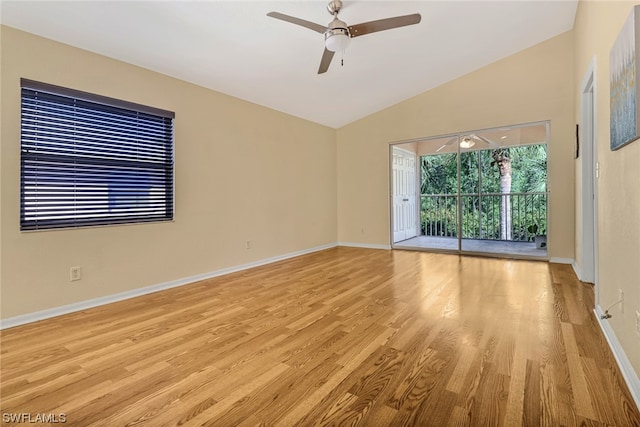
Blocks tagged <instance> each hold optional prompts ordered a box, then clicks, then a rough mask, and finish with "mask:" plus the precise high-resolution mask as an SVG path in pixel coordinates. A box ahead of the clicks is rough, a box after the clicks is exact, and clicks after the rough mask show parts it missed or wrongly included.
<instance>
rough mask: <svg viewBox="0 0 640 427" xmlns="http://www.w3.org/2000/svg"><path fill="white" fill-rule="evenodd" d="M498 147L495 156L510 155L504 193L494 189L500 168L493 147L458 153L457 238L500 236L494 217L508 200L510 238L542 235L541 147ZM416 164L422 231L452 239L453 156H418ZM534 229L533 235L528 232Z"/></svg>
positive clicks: (544, 163) (543, 178)
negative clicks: (418, 162)
mask: <svg viewBox="0 0 640 427" xmlns="http://www.w3.org/2000/svg"><path fill="white" fill-rule="evenodd" d="M500 150H504V152H503V153H500V154H503V155H504V156H506V157H508V158H509V159H510V165H511V189H510V192H509V193H502V192H501V191H500V172H499V169H498V167H497V165H496V164H495V163H496V162H495V159H494V154H496V153H495V150H492V149H489V150H479V151H469V152H464V153H461V154H460V191H461V194H460V204H461V208H462V237H463V238H470V239H492V240H495V239H500V236H501V233H500V231H501V230H500V223H501V221H500V220H501V218H500V216H501V212H504V211H501V203H509V204H510V219H509V221H508V222H507V224H509V225H510V228H511V233H510V238H511V240H533V237H534V234H536V233H537V234H546V228H547V197H546V191H547V189H546V182H547V152H546V145H527V146H521V147H511V148H508V149H500ZM492 162H493V163H494V165H493V166H492ZM420 165H421V168H420V169H421V188H420V190H421V194H422V197H421V207H422V209H421V225H422V233H423V234H425V235H430V236H451V237H457V235H458V198H457V197H456V194H457V188H458V184H457V177H458V161H457V154H456V153H448V154H436V155H431V156H423V157H421V159H420ZM503 185H504V182H503ZM507 194H508V195H507ZM507 198H508V201H507ZM533 225H536V227H535V228H534V227H533ZM534 229H535V230H536V233H533V232H532V230H534ZM503 236H504V234H503Z"/></svg>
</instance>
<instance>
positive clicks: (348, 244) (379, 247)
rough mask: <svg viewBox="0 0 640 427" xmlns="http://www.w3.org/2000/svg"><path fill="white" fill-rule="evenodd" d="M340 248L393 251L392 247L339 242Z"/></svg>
mask: <svg viewBox="0 0 640 427" xmlns="http://www.w3.org/2000/svg"><path fill="white" fill-rule="evenodd" d="M338 246H348V247H351V248H365V249H386V250H390V249H391V245H378V244H373V243H353V242H338Z"/></svg>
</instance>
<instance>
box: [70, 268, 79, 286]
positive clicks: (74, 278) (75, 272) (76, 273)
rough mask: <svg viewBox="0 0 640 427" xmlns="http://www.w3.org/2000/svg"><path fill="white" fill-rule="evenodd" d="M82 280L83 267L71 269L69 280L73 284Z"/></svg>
mask: <svg viewBox="0 0 640 427" xmlns="http://www.w3.org/2000/svg"><path fill="white" fill-rule="evenodd" d="M80 279H82V268H81V267H71V268H70V269H69V280H70V281H72V282H75V281H78V280H80Z"/></svg>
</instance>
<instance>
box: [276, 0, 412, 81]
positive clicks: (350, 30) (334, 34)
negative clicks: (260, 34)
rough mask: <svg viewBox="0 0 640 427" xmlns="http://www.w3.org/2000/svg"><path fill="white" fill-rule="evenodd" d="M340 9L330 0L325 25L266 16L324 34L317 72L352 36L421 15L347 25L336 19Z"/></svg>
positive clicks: (408, 22) (403, 23) (280, 15)
mask: <svg viewBox="0 0 640 427" xmlns="http://www.w3.org/2000/svg"><path fill="white" fill-rule="evenodd" d="M340 9H342V2H341V1H340V0H334V1H330V2H329V4H328V5H327V10H328V11H329V13H330V14H331V15H332V16H333V20H332V21H331V22H330V23H329V25H327V26H326V27H325V26H323V25H320V24H316V23H315V22H310V21H306V20H304V19H300V18H296V17H294V16H289V15H285V14H283V13H280V12H269V13H267V16H269V17H271V18H275V19H280V20H282V21H286V22H289V23H292V24H296V25H300V26H302V27H305V28H309V29H310V30H313V31H315V32H318V33H322V34H324V43H325V45H324V53H323V54H322V59H321V60H320V67H319V68H318V74H322V73H325V72H326V71H327V70H328V69H329V65H330V64H331V60H332V59H333V54H334V53H335V52H344V50H345V49H346V48H347V46H348V45H349V40H350V39H352V38H354V37H359V36H363V35H365V34H371V33H375V32H378V31H384V30H391V29H393V28H398V27H404V26H407V25H414V24H417V23H419V22H420V20H421V19H422V17H421V16H420V14H419V13H414V14H413V15H404V16H396V17H393V18H386V19H378V20H376V21H369V22H363V23H361V24H356V25H347V23H346V22H344V21H341V20H340V19H338V13H339V12H340Z"/></svg>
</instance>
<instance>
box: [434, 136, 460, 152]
mask: <svg viewBox="0 0 640 427" xmlns="http://www.w3.org/2000/svg"><path fill="white" fill-rule="evenodd" d="M457 140H458V137H457V136H454V137H453V138H451V139H450V140H448V141H447V142H445V143H444V144H443V145H442V147H440V148H438V149H437V150H436V153H437V152H439V151H440V150H442V149H443V148H445V147H447V146H448V145H451V144H453V143H454V142H456V141H457Z"/></svg>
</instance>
